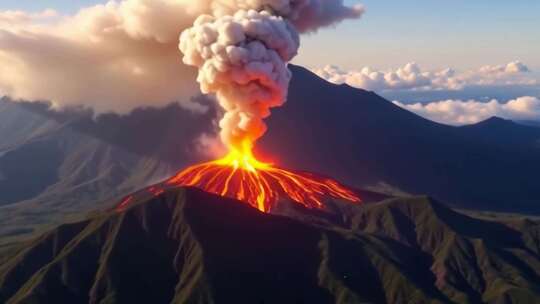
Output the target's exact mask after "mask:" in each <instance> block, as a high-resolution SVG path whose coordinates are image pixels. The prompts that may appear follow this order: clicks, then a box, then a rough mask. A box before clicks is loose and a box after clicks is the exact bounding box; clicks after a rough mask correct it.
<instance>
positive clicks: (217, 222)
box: [0, 189, 540, 304]
mask: <svg viewBox="0 0 540 304" xmlns="http://www.w3.org/2000/svg"><path fill="white" fill-rule="evenodd" d="M284 204H285V203H284ZM285 205H286V204H285ZM295 205H296V204H295ZM331 206H332V208H331V209H330V210H333V211H334V212H335V213H334V215H333V216H325V215H324V213H322V212H318V213H315V212H313V211H309V210H306V209H303V208H301V207H297V209H296V210H295V211H294V212H287V211H286V210H287V209H286V208H285V209H283V210H281V215H269V214H263V213H260V212H258V211H257V210H255V209H252V208H250V207H248V206H247V205H246V204H243V203H239V202H237V201H233V200H229V199H225V198H221V197H218V196H213V195H210V194H207V193H204V192H202V191H199V190H196V189H177V190H170V191H168V192H165V193H164V194H161V195H160V196H158V197H155V198H152V199H149V200H147V199H145V200H141V201H137V202H135V204H133V205H132V206H131V207H130V208H129V209H127V210H125V211H122V212H118V211H115V210H111V211H106V212H102V213H97V214H94V215H93V216H91V217H89V218H87V219H84V220H82V221H79V222H76V223H72V224H65V225H62V226H60V227H58V228H56V229H53V230H51V231H50V232H48V233H46V234H44V235H42V236H41V237H39V238H36V239H34V240H32V241H30V242H27V243H25V244H24V245H23V246H22V247H21V248H20V249H18V250H17V251H16V253H14V254H11V255H10V257H8V258H5V259H4V262H3V263H2V262H0V302H2V303H4V302H6V303H9V304H15V303H36V304H39V303H71V304H77V303H313V304H315V303H347V304H354V303H475V304H476V303H501V304H505V303H538V302H539V301H540V288H539V286H540V267H538V265H540V258H539V256H540V246H539V244H540V224H539V223H537V222H533V221H530V220H513V221H511V222H496V221H484V220H479V219H473V218H470V217H467V216H465V215H462V214H459V213H456V212H454V211H452V210H450V209H447V208H446V207H444V206H443V205H441V204H439V203H437V202H434V201H433V200H430V199H428V198H426V197H410V198H397V199H389V200H386V201H383V202H380V203H372V204H368V205H360V206H353V205H350V204H345V203H343V202H339V201H336V202H333V203H332V204H331ZM337 210H339V211H337Z"/></svg>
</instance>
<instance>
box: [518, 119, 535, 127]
mask: <svg viewBox="0 0 540 304" xmlns="http://www.w3.org/2000/svg"><path fill="white" fill-rule="evenodd" d="M517 123H520V124H523V125H526V126H531V127H540V121H530V120H525V121H523V120H522V121H518V122H517Z"/></svg>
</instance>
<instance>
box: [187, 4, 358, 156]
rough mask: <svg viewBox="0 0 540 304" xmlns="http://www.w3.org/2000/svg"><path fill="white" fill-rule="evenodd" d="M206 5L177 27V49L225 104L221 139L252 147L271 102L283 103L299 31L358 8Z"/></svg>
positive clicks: (232, 145) (352, 15)
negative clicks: (186, 26)
mask: <svg viewBox="0 0 540 304" xmlns="http://www.w3.org/2000/svg"><path fill="white" fill-rule="evenodd" d="M210 11H211V14H204V15H201V16H199V17H198V18H197V19H196V20H195V22H194V25H193V27H191V28H189V29H187V30H185V31H184V32H183V33H182V35H181V37H180V50H181V51H182V53H183V54H184V58H183V61H184V63H185V64H187V65H191V66H195V67H197V68H198V69H199V75H198V78H197V80H198V82H199V83H200V87H201V91H202V92H203V93H205V94H208V93H215V94H216V95H217V99H218V101H219V104H220V106H221V107H222V108H223V109H224V110H225V116H224V117H223V119H222V120H221V121H220V127H221V140H222V141H223V142H224V143H225V144H226V145H227V146H228V147H229V149H232V150H236V151H245V150H251V148H252V146H253V144H254V143H255V142H256V141H257V139H259V138H260V137H261V136H262V135H263V134H264V133H265V132H266V125H265V123H264V119H265V118H267V117H268V116H269V115H270V110H271V108H274V107H279V106H282V105H283V104H284V102H285V100H286V98H287V91H288V86H289V82H290V80H291V72H290V71H289V70H288V68H287V63H288V62H289V61H291V60H292V59H293V58H294V57H295V56H296V55H297V53H298V49H299V47H300V37H299V32H300V31H313V30H316V29H317V28H318V27H320V26H326V25H329V24H333V23H335V22H336V21H339V20H342V19H344V18H356V17H359V16H360V15H361V14H362V12H363V10H362V9H361V8H360V7H356V8H348V7H345V6H343V3H342V1H317V0H312V1H310V0H290V1H283V0H258V1H257V0H254V1H249V0H216V1H213V2H211V3H210Z"/></svg>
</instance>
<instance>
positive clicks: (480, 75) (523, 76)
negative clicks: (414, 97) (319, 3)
mask: <svg viewBox="0 0 540 304" xmlns="http://www.w3.org/2000/svg"><path fill="white" fill-rule="evenodd" d="M313 72H315V73H316V74H317V75H319V76H320V77H322V78H324V79H326V80H328V81H330V82H333V83H336V84H344V83H345V84H348V85H350V86H353V87H357V88H362V89H365V90H370V91H377V92H381V93H384V92H388V91H403V90H408V91H437V90H452V91H459V90H463V89H465V88H467V87H472V86H509V85H526V86H533V85H540V82H539V81H538V80H536V79H533V78H531V77H530V75H529V74H528V72H529V68H528V67H527V66H526V65H525V64H523V63H522V62H520V61H514V62H510V63H508V64H506V65H498V66H484V67H481V68H480V69H478V70H476V71H467V72H463V73H458V72H456V71H455V70H453V69H451V68H446V69H443V70H439V71H424V70H422V68H421V67H420V66H419V65H418V64H416V63H408V64H407V65H405V66H403V67H400V68H398V69H397V70H387V71H378V70H374V69H372V68H369V67H365V68H362V69H360V70H357V71H345V70H342V69H340V68H339V67H336V66H326V67H324V68H320V69H313Z"/></svg>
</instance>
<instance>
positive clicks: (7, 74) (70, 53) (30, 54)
mask: <svg viewBox="0 0 540 304" xmlns="http://www.w3.org/2000/svg"><path fill="white" fill-rule="evenodd" d="M272 3H281V4H282V6H280V9H281V10H282V11H281V13H283V14H296V15H297V18H295V20H296V26H297V27H298V29H299V30H300V31H302V32H309V31H315V30H317V29H318V28H320V27H322V26H327V25H330V24H333V23H336V22H339V21H341V20H343V19H347V18H357V17H359V16H360V15H361V13H362V11H363V10H362V8H360V7H354V8H347V7H345V6H344V5H343V1H340V0H328V1H322V0H311V1H310V0H297V1H270V0H260V1H251V0H250V1H247V0H246V1H243V0H236V1H233V0H215V1H208V0H207V1H194V0H124V1H109V2H107V3H106V4H103V5H95V6H91V7H87V8H84V9H82V10H80V11H79V12H78V13H76V14H74V15H70V16H62V15H59V14H58V13H57V12H54V11H52V10H47V11H44V12H40V13H29V12H23V11H0V95H7V96H10V97H12V98H14V99H24V100H50V101H51V102H52V103H53V104H54V105H55V106H56V107H58V108H63V107H66V106H79V105H84V106H87V107H91V108H93V109H94V110H95V111H96V112H97V113H102V112H109V111H114V112H119V113H126V112H129V111H130V110H132V109H134V108H137V107H139V106H148V105H152V106H163V105H166V104H168V103H170V102H173V101H180V102H182V103H183V104H184V105H187V106H188V108H189V107H190V106H191V107H192V106H193V105H189V103H190V101H189V100H190V98H189V97H191V96H193V95H196V94H198V93H199V89H198V87H197V85H196V82H195V80H196V75H197V73H196V70H195V69H193V68H190V67H187V66H185V65H184V64H182V60H181V57H180V56H179V55H178V49H177V45H178V37H179V35H180V33H181V32H182V31H184V30H185V29H187V28H188V27H190V26H192V24H193V22H194V20H195V19H196V18H197V17H198V16H200V15H202V14H218V13H219V12H221V13H219V14H225V13H227V11H226V10H227V7H228V8H229V9H230V7H235V6H234V5H236V7H238V6H242V5H243V6H246V5H254V4H255V5H261V6H262V7H269V6H270V5H271V4H272ZM231 5H232V6H231ZM235 10H236V9H235ZM291 16H292V15H291Z"/></svg>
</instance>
